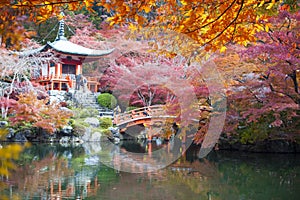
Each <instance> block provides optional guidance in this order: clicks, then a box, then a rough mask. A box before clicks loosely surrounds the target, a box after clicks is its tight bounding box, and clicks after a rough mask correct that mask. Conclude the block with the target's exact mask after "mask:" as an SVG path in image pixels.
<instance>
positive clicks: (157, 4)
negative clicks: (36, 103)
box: [0, 0, 282, 51]
mask: <svg viewBox="0 0 300 200" xmlns="http://www.w3.org/2000/svg"><path fill="white" fill-rule="evenodd" d="M281 2H282V0H229V1H223V0H218V1H215V0H180V1H174V0H165V1H157V0H143V1H137V0H111V1H107V0H98V1H94V0H83V1H79V0H47V1H44V0H26V1H21V0H17V1H10V0H4V1H1V2H0V10H1V13H2V17H1V19H0V22H1V23H0V24H2V25H1V26H0V35H2V43H3V42H5V41H6V38H15V39H16V38H18V37H20V36H21V35H20V34H17V35H18V37H15V36H14V35H8V36H9V37H8V36H6V35H7V34H9V33H8V32H11V31H8V32H7V31H6V30H8V29H7V28H6V27H5V26H3V24H4V22H8V21H15V20H14V18H15V17H18V16H24V15H25V14H26V15H28V16H29V19H30V20H33V21H43V20H46V19H48V18H49V17H51V16H52V15H59V12H60V11H61V10H65V9H68V10H72V11H74V10H80V9H82V8H83V7H85V8H87V10H89V11H91V12H93V9H92V6H93V5H95V3H97V5H98V6H103V7H104V8H106V10H107V12H108V13H110V16H111V17H109V18H108V21H109V22H110V24H111V25H114V24H121V25H123V24H126V25H129V27H130V28H131V29H132V30H139V29H140V28H142V27H147V28H150V30H151V29H154V30H157V28H159V29H169V30H173V31H176V32H178V33H182V34H184V35H186V36H188V37H190V38H192V39H193V40H195V42H196V43H198V44H199V47H204V46H205V49H206V50H213V51H215V50H217V49H220V51H225V50H226V47H225V46H224V45H225V44H227V43H228V42H230V41H232V42H235V43H238V44H243V45H245V44H247V43H248V42H251V41H255V37H254V34H255V33H256V32H258V31H260V30H263V29H264V28H265V26H264V23H263V22H264V20H266V19H267V17H268V14H269V13H268V12H261V10H271V9H274V8H276V7H277V6H278V5H279V3H281ZM11 27H15V26H14V25H12V26H11ZM151 35H152V34H150V36H151ZM177 42H178V39H177ZM188 45H189V44H188Z"/></svg>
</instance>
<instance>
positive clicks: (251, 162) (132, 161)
mask: <svg viewBox="0 0 300 200" xmlns="http://www.w3.org/2000/svg"><path fill="white" fill-rule="evenodd" d="M4 145H5V144H3V146H4ZM108 147H109V148H108ZM160 148H165V149H166V152H167V153H168V154H165V152H160V153H158V154H155V151H158V150H159V149H160ZM182 152H184V146H182V147H180V148H179V150H178V151H177V153H180V154H182ZM198 152H199V147H197V146H191V147H189V148H188V149H187V151H186V152H185V153H183V155H182V156H181V157H180V158H179V159H176V151H174V150H173V147H172V144H171V143H163V144H161V143H151V145H150V144H149V143H142V142H139V143H138V142H132V141H124V142H123V143H121V144H119V145H112V144H111V143H110V142H102V143H85V144H82V145H76V146H62V145H59V144H56V145H50V144H32V145H31V146H30V147H27V148H26V149H25V150H24V151H23V152H22V154H21V156H20V158H19V159H18V160H17V161H16V164H15V166H16V168H15V170H14V171H12V173H11V174H10V175H9V176H8V177H2V178H1V179H0V182H1V184H0V185H1V187H2V188H1V189H0V196H1V198H3V199H4V198H7V199H37V200H38V199H39V200H50V199H51V200H52V199H53V200H54V199H55V200H56V199H122V200H127V199H128V200H134V199H137V200H139V199H141V200H148V199H149V200H150V199H151V200H156V199H167V200H169V199H170V200H176V199H178V200H185V199H186V200H193V199H197V200H199V199H205V200H217V199H229V200H231V199H241V200H244V199H245V200H248V199H257V200H269V199H287V200H290V199H295V200H296V199H300V155H296V154H253V153H241V152H228V151H218V152H211V153H210V154H209V155H208V156H207V157H206V158H202V159H199V158H198V157H197V155H198ZM140 154H142V156H140V157H139V156H135V155H140ZM165 155H167V157H166V156H165ZM160 159H161V160H163V159H170V162H172V163H171V164H168V165H167V166H163V164H165V163H164V162H160ZM172 159H175V161H172ZM162 163H163V164H162ZM155 165H156V166H159V167H158V168H159V169H156V168H155ZM160 165H161V166H160ZM109 166H110V167H109ZM111 167H113V168H111ZM124 169H125V171H123V170H124ZM133 171H135V172H141V173H131V172H133Z"/></svg>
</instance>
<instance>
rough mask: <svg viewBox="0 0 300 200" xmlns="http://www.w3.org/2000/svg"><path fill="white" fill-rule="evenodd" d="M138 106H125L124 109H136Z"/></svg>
mask: <svg viewBox="0 0 300 200" xmlns="http://www.w3.org/2000/svg"><path fill="white" fill-rule="evenodd" d="M137 108H138V107H136V106H128V107H127V108H126V111H131V110H134V109H137Z"/></svg>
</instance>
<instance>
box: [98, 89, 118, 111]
mask: <svg viewBox="0 0 300 200" xmlns="http://www.w3.org/2000/svg"><path fill="white" fill-rule="evenodd" d="M97 101H98V103H99V105H100V106H103V107H105V108H109V109H113V108H115V107H116V106H117V99H116V97H114V96H113V95H112V94H109V93H102V94H100V95H99V96H98V97H97Z"/></svg>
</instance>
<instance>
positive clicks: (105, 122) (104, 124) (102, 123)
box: [100, 117, 113, 129]
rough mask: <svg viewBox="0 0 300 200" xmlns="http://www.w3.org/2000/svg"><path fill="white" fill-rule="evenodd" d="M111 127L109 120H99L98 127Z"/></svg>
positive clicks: (104, 118) (103, 118) (106, 118)
mask: <svg viewBox="0 0 300 200" xmlns="http://www.w3.org/2000/svg"><path fill="white" fill-rule="evenodd" d="M112 125H113V123H112V120H111V118H108V117H102V118H100V127H101V128H103V129H108V128H109V127H111V126H112Z"/></svg>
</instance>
